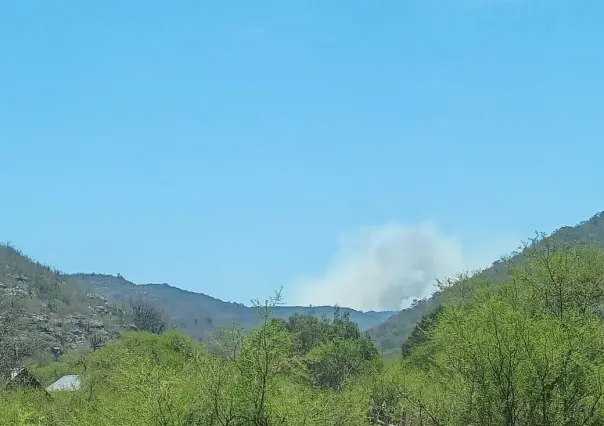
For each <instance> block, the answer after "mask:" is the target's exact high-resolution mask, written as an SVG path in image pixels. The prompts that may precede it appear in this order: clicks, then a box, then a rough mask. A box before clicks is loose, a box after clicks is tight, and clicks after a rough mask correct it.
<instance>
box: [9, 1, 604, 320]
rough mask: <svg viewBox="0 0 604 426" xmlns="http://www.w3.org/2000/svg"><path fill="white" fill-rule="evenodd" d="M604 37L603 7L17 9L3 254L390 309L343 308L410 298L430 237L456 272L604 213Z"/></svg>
mask: <svg viewBox="0 0 604 426" xmlns="http://www.w3.org/2000/svg"><path fill="white" fill-rule="evenodd" d="M603 21H604V3H602V2H601V1H596V0H591V1H590V0H586V1H580V2H579V1H571V0H567V1H562V0H549V1H545V0H542V1H528V0H509V1H503V0H446V1H445V0H422V1H419V0H417V1H382V2H368V1H364V2H360V1H348V2H329V1H327V2H326V1H310V0H308V1H287V2H265V1H256V2H249V1H245V2H244V1H227V2H199V1H179V2H168V1H138V0H132V1H128V2H123V1H116V0H114V1H104V2H96V3H95V4H93V2H81V1H63V2H48V1H42V0H38V1H33V0H32V1H27V2H2V3H0V54H1V59H0V179H1V181H2V182H3V185H2V203H1V204H0V240H7V241H11V242H12V243H13V244H15V245H16V246H18V247H20V248H21V249H23V250H24V251H25V252H27V253H28V254H30V255H32V256H33V257H35V258H37V259H40V260H42V261H44V262H47V263H50V264H52V265H53V266H56V267H58V268H59V269H62V270H65V271H69V272H76V271H97V272H106V273H118V272H119V273H122V274H123V275H124V276H125V277H126V278H128V279H131V280H133V281H135V282H168V283H171V284H173V285H176V286H179V287H183V288H187V289H191V290H194V291H200V292H204V293H208V294H211V295H214V296H217V297H220V298H223V299H227V300H236V301H241V302H247V301H248V300H249V299H250V298H252V297H264V296H267V295H269V294H270V293H271V291H272V290H273V289H275V288H278V287H279V286H281V285H284V286H285V296H286V301H288V302H291V303H295V302H300V303H310V302H313V303H323V302H329V303H331V302H332V301H333V299H337V300H336V301H343V302H345V303H347V304H349V305H355V306H359V307H363V308H372V307H377V308H380V307H383V306H382V305H381V304H380V303H379V302H378V301H374V302H367V303H364V304H363V303H362V301H360V300H358V299H359V298H358V297H357V299H354V300H353V299H346V297H344V296H342V294H346V293H356V287H354V286H356V285H361V286H365V290H364V291H366V292H367V294H369V295H370V294H371V289H372V288H376V284H375V282H373V281H372V280H374V279H382V280H386V281H388V280H390V281H392V274H394V275H395V278H396V280H395V281H397V282H396V283H394V284H393V283H392V282H390V281H389V283H386V284H384V285H386V286H394V287H397V286H398V287H400V286H403V287H405V286H407V287H409V286H411V287H413V286H412V285H410V284H409V285H408V283H407V282H406V281H405V280H412V278H409V277H410V276H411V275H409V274H410V273H409V271H408V270H405V272H401V271H398V272H397V271H395V272H392V273H391V272H388V271H384V269H383V266H384V265H385V264H388V265H390V266H391V265H392V264H393V263H397V262H399V261H400V262H403V263H404V261H405V260H404V259H407V258H409V256H411V257H412V256H415V255H417V253H416V252H417V251H418V250H416V249H415V248H416V247H417V245H416V244H420V245H421V244H422V242H418V243H416V241H417V240H416V239H417V238H419V239H420V240H421V241H423V242H426V241H429V244H428V245H427V246H426V247H428V248H426V249H425V253H424V255H422V256H424V257H423V259H424V260H426V259H427V261H428V262H429V263H431V264H438V265H440V264H441V263H442V264H446V265H445V266H443V267H442V268H441V267H440V266H439V267H435V269H434V268H433V269H434V270H438V271H447V273H448V272H450V271H451V270H454V269H455V268H457V267H458V265H460V264H461V263H464V264H471V265H477V264H481V263H485V262H487V261H488V260H489V259H490V257H496V256H497V255H499V254H503V253H505V252H507V251H509V250H510V249H512V248H513V247H514V246H515V244H516V242H517V240H518V239H520V238H525V237H528V236H530V235H531V234H532V232H533V231H534V230H543V231H548V232H549V231H552V230H553V229H555V228H557V227H559V226H560V225H563V224H574V223H577V222H579V221H581V220H583V219H587V218H588V217H589V216H591V215H592V214H594V213H595V212H597V211H599V210H603V209H604V197H603V195H602V194H604V192H603V191H602V190H601V185H600V182H601V181H602V179H603V178H604V171H603V169H602V167H601V166H602V156H603V155H604V145H603V144H601V143H600V142H601V140H602V135H603V134H604V120H602V99H603V95H604V77H603V76H604V55H602V48H601V45H602V42H603V41H604V27H602V25H601V23H602V22H603ZM426 221H428V222H431V223H432V224H431V225H430V224H429V225H425V224H423V225H422V223H424V222H426ZM426 235H427V236H426ZM380 238H381V239H380ZM351 241H352V242H351ZM384 241H386V242H385V243H384ZM382 243H383V244H382ZM384 244H385V246H388V247H390V248H388V249H383V250H382V249H381V248H380V249H378V250H377V252H379V253H382V254H383V253H385V254H384V255H383V256H382V254H379V256H382V257H381V258H380V259H381V260H380V261H379V262H377V263H375V262H373V261H372V260H371V259H369V260H368V257H371V256H374V257H375V253H376V250H374V249H375V247H383V246H384ZM430 247H432V248H430ZM443 247H448V249H446V248H443ZM449 249H450V250H449ZM447 250H449V251H447ZM436 251H438V252H439V253H442V254H441V255H439V256H437V258H436V257H434V256H433V255H432V253H435V252H436ZM368 253H369V254H368ZM372 253H373V254H372ZM447 253H454V254H452V255H450V254H447ZM487 255H488V256H487ZM433 257H434V259H433ZM386 258H387V259H386ZM384 259H386V260H384ZM401 259H403V260H401ZM491 260H492V259H491ZM355 262H356V263H355ZM363 262H365V263H363ZM372 262H373V263H372ZM359 264H365V265H369V266H367V267H360V271H361V272H358V271H359V267H358V265H359ZM397 264H398V263H397ZM355 265H356V266H355ZM390 266H388V268H390ZM355 268H356V269H355ZM388 268H386V269H388ZM410 268H411V269H413V271H412V272H413V274H415V273H416V272H417V271H415V269H417V268H415V267H413V266H410ZM414 268H415V269H414ZM334 269H335V272H334ZM395 269H396V268H395ZM338 271H339V272H338ZM355 271H356V272H355ZM368 271H369V272H368ZM420 272H422V271H420ZM422 274H423V272H422ZM403 275H404V277H403V278H401V277H402V276H403ZM416 275H417V274H416ZM420 275H421V274H420ZM424 275H425V274H424ZM333 276H336V277H339V278H335V280H336V281H338V283H337V284H333V282H332V281H333V279H332V278H333ZM413 276H415V275H413ZM422 276H423V275H422ZM304 277H305V278H304ZM330 277H331V278H330ZM376 277H380V278H376ZM384 277H386V278H384ZM388 277H389V278H388ZM399 278H400V279H399ZM416 278H417V277H416ZM416 278H413V279H416ZM417 279H419V280H420V281H421V280H422V279H420V278H417ZM424 279H425V277H424ZM330 280H332V281H330ZM401 280H402V281H401ZM353 282H354V283H353ZM309 283H310V284H309ZM322 285H324V286H326V287H329V289H328V290H326V291H321V290H320V289H319V287H320V286H322ZM304 286H306V287H307V288H311V287H312V288H314V290H312V291H310V292H309V291H307V292H306V293H305V295H304V296H302V295H301V293H304V292H300V291H299V289H300V287H304ZM330 286H331V287H330ZM368 289H369V290H368ZM422 291H425V288H424V287H421V286H420V287H419V289H417V288H416V289H415V290H409V291H406V292H403V293H404V297H411V296H414V294H415V293H417V292H420V293H421V292H422ZM395 293H396V292H395ZM359 294H362V293H359ZM388 294H390V293H388V292H387V291H386V292H384V293H383V296H384V297H386V298H389V297H391V296H392V297H395V298H396V297H399V298H400V297H403V296H401V294H398V293H397V294H398V295H396V294H394V295H391V296H388ZM315 296H316V297H315ZM359 297H360V296H359ZM368 297H369V296H368ZM313 298H314V299H313ZM315 299H316V300H315ZM361 305H362V306H361Z"/></svg>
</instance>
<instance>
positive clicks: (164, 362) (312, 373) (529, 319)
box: [0, 241, 604, 426]
mask: <svg viewBox="0 0 604 426" xmlns="http://www.w3.org/2000/svg"><path fill="white" fill-rule="evenodd" d="M539 243H540V244H535V245H532V246H531V248H529V249H527V250H526V251H525V260H524V262H523V263H522V264H521V265H516V266H513V267H511V268H510V270H509V277H510V278H509V280H508V281H507V282H505V283H503V284H497V285H493V284H490V283H489V282H488V281H487V280H484V279H480V280H477V279H476V278H475V277H470V278H462V279H460V280H458V281H456V282H454V283H449V285H448V286H447V288H446V289H443V290H447V291H450V292H451V294H452V296H451V297H450V298H448V303H447V304H446V305H444V306H443V307H441V308H440V309H438V310H436V311H434V312H432V313H431V315H429V316H427V317H425V318H424V319H423V320H422V321H421V322H420V323H419V324H418V325H417V326H416V328H415V330H414V331H413V333H412V337H411V338H410V340H408V341H407V343H406V344H405V345H403V347H402V348H401V352H400V354H399V356H398V357H397V358H396V359H393V360H390V361H388V362H387V363H384V361H383V360H382V358H381V356H380V354H379V353H378V350H377V349H376V348H375V346H374V345H373V343H372V342H371V340H369V338H368V337H367V336H366V335H364V334H362V333H360V332H359V330H358V326H357V325H356V324H355V323H354V322H352V321H350V319H349V318H348V317H347V316H346V315H341V314H340V313H339V312H336V313H335V315H334V318H333V320H327V319H325V318H322V319H321V318H316V317H312V316H301V315H295V316H293V317H292V318H290V319H289V320H287V321H285V320H282V319H273V318H271V316H270V311H271V306H273V305H274V304H275V303H276V302H277V301H278V298H277V299H275V300H271V301H268V302H267V303H266V304H263V305H262V306H259V307H258V309H259V312H260V313H261V316H262V326H261V327H260V328H258V329H256V330H253V331H251V332H244V331H242V330H238V329H231V330H226V331H225V332H224V333H223V334H222V335H221V337H220V339H216V340H214V341H211V342H206V343H204V344H201V343H198V342H194V341H192V340H191V339H189V338H188V337H186V336H184V335H183V334H180V333H177V332H168V333H162V334H154V333H150V332H133V333H126V334H124V335H123V336H122V337H121V339H119V340H117V341H114V342H111V343H109V344H107V345H106V346H105V347H103V348H101V349H99V350H96V351H93V352H91V353H89V354H88V355H81V356H75V357H71V358H70V357H64V358H62V359H61V360H60V361H59V362H54V363H48V364H44V365H37V366H35V365H34V366H31V371H32V372H33V373H34V375H36V377H37V378H38V379H39V380H40V381H41V382H43V383H44V384H47V383H50V382H52V381H53V380H54V379H56V378H58V377H60V376H62V375H63V374H73V373H77V374H80V375H81V376H82V377H83V383H84V385H83V388H82V389H81V390H80V391H77V392H59V393H53V395H52V398H48V397H47V396H45V394H44V393H43V392H41V391H35V390H30V391H23V390H5V391H4V392H2V394H1V396H0V422H2V424H7V425H25V424H39V425H175V426H176V425H183V426H184V425H203V426H214V425H215V426H227V425H231V426H237V425H242V426H243V425H254V426H269V425H292V426H297V425H309V426H310V425H321V426H324V425H334V426H336V425H353V426H354V425H414V426H415V425H426V426H428V425H430V426H444V425H451V426H458V425H459V426H467V425H527V426H528V425H537V426H539V425H543V426H546V425H552V426H553V425H568V426H571V425H594V426H595V425H601V424H604V382H603V373H604V359H603V357H602V353H604V327H603V323H602V321H603V317H602V315H603V312H602V307H603V303H604V300H603V299H604V252H602V251H600V250H599V249H598V248H595V247H591V246H587V245H565V244H555V245H554V244H553V243H551V242H543V241H540V242H539ZM157 331H161V330H159V329H158V330H157Z"/></svg>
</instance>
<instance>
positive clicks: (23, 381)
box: [6, 367, 43, 389]
mask: <svg viewBox="0 0 604 426" xmlns="http://www.w3.org/2000/svg"><path fill="white" fill-rule="evenodd" d="M6 387H7V388H9V389H43V388H42V385H41V384H40V382H39V381H38V379H36V378H35V377H34V376H33V375H32V374H31V373H30V372H29V370H28V369H27V368H25V367H18V368H13V369H12V370H11V372H10V375H9V377H8V383H7V384H6Z"/></svg>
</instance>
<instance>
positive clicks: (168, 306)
mask: <svg viewBox="0 0 604 426" xmlns="http://www.w3.org/2000/svg"><path fill="white" fill-rule="evenodd" d="M70 278H71V279H72V280H74V281H77V282H80V283H81V284H82V285H84V286H86V287H89V288H91V289H93V290H94V291H95V292H97V293H99V294H102V295H103V296H104V297H105V298H107V300H110V301H114V302H117V303H122V304H126V305H127V304H128V302H129V301H130V300H132V299H135V298H144V299H148V300H149V301H152V302H153V304H154V305H155V306H156V307H158V308H159V309H160V310H162V311H163V312H164V314H165V316H166V319H167V321H168V326H176V327H177V328H178V329H179V330H182V331H184V332H186V333H187V334H189V335H190V336H192V337H195V338H203V337H204V336H205V335H206V334H207V333H208V332H213V331H217V330H218V329H219V328H222V327H230V326H231V325H232V324H233V323H236V324H239V325H241V326H243V327H245V328H252V327H254V326H256V325H257V324H258V315H257V313H256V311H255V310H254V309H253V308H251V307H250V306H245V305H243V304H241V303H233V302H225V301H222V300H220V299H216V298H214V297H211V296H208V295H206V294H203V293H195V292H191V291H186V290H182V289H180V288H177V287H173V286H171V285H168V284H134V283H132V282H130V281H128V280H127V279H125V278H124V277H122V276H113V275H104V274H73V275H70ZM340 311H341V313H342V314H344V313H348V314H349V315H350V319H351V320H352V321H354V322H356V323H357V324H358V325H359V328H360V330H361V331H365V330H368V329H369V328H371V327H373V326H375V325H377V324H380V323H382V322H384V321H386V320H387V319H388V318H390V317H391V316H392V315H393V314H395V313H396V312H394V311H388V312H375V311H369V312H361V311H357V310H354V309H350V308H346V307H342V308H340ZM294 313H298V314H312V315H314V316H322V315H325V316H327V317H329V318H331V317H332V316H333V313H334V307H333V306H313V307H305V306H276V307H274V308H273V311H272V315H273V316H274V317H276V318H282V319H287V318H289V317H290V316H291V315H293V314H294Z"/></svg>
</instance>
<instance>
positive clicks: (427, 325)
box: [401, 306, 444, 358]
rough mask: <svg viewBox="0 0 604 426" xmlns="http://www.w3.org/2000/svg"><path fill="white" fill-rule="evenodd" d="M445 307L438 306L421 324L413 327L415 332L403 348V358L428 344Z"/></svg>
mask: <svg viewBox="0 0 604 426" xmlns="http://www.w3.org/2000/svg"><path fill="white" fill-rule="evenodd" d="M443 310H444V308H443V306H438V307H437V308H436V309H434V310H433V311H432V312H430V313H429V314H426V315H424V316H423V317H422V319H421V320H420V322H419V323H418V324H416V325H415V327H413V331H412V332H411V335H410V336H409V338H408V339H407V340H406V341H405V343H403V344H402V346H401V355H402V356H403V358H406V357H408V356H409V355H411V352H412V351H413V350H414V349H415V348H417V347H418V346H421V345H423V344H425V343H426V342H428V341H429V340H430V338H432V335H433V333H434V327H435V326H436V324H437V321H438V317H439V316H440V314H441V313H442V312H443Z"/></svg>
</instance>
